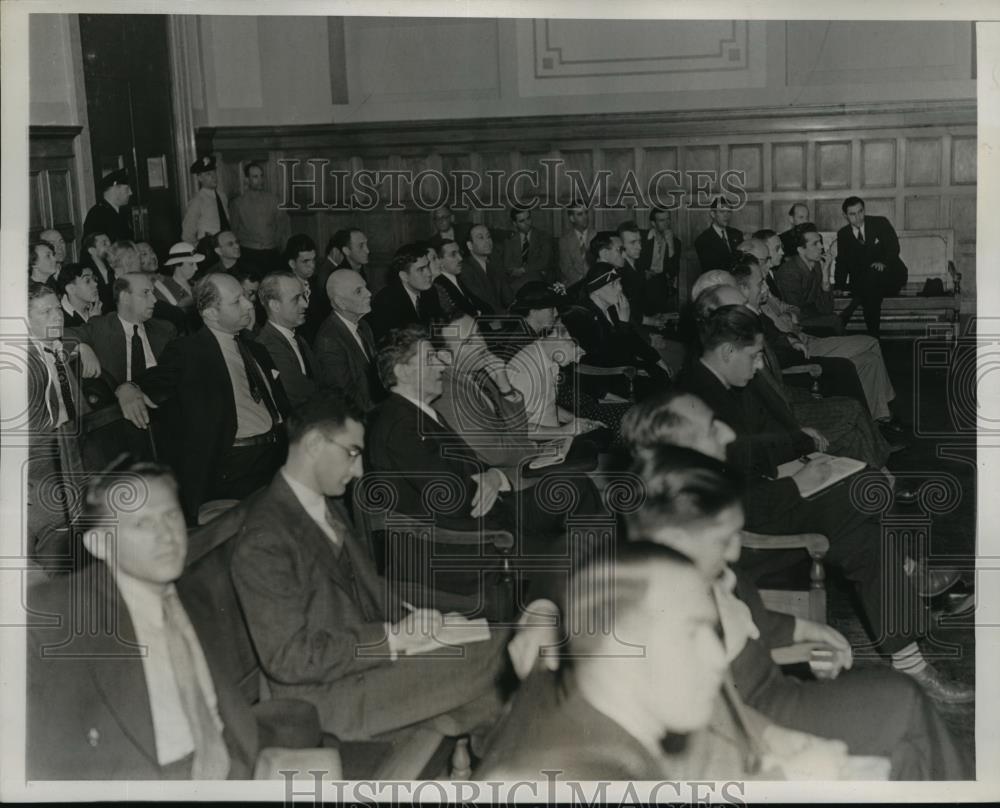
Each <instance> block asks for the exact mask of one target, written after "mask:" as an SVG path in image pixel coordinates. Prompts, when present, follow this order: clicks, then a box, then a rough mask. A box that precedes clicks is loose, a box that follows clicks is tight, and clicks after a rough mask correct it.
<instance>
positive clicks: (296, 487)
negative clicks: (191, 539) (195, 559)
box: [232, 398, 508, 740]
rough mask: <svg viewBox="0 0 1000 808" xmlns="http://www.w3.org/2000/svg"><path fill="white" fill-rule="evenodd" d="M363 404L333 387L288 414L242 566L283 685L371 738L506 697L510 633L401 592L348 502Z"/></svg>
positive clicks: (349, 735)
mask: <svg viewBox="0 0 1000 808" xmlns="http://www.w3.org/2000/svg"><path fill="white" fill-rule="evenodd" d="M364 442H365V430H364V427H363V426H362V421H361V416H360V414H357V413H354V412H352V411H351V410H350V409H348V407H347V406H346V405H345V404H343V403H340V402H337V401H336V400H335V399H333V398H326V399H324V400H323V401H322V402H313V403H310V404H307V405H305V406H303V407H301V408H300V409H299V411H298V412H296V413H295V414H294V415H293V416H291V417H290V418H289V420H288V444H289V446H288V459H287V461H286V462H285V465H284V466H283V467H282V468H281V469H280V470H279V472H278V473H277V474H276V475H275V478H274V480H273V481H272V483H271V485H270V486H269V487H268V488H267V489H266V490H264V491H263V492H262V493H261V494H259V495H258V498H257V500H256V502H254V504H253V507H252V508H251V510H250V512H249V513H248V515H247V519H246V522H245V523H244V528H243V531H244V532H243V536H242V537H241V539H240V542H239V545H238V546H237V548H236V551H235V553H234V555H233V560H232V576H233V580H234V583H235V586H236V591H237V593H238V595H239V598H240V604H241V606H242V607H243V612H244V614H245V616H246V620H247V624H248V626H249V629H250V634H251V636H252V638H253V642H254V646H255V648H256V651H257V656H258V657H259V658H260V662H261V667H262V669H263V672H264V674H265V676H266V677H267V681H268V684H269V685H270V689H271V692H272V694H273V696H274V697H275V698H299V699H305V700H306V701H310V702H312V703H313V704H315V705H316V708H317V710H318V711H319V716H320V723H321V724H322V726H323V729H324V730H325V731H327V732H332V733H334V734H335V735H337V736H338V737H339V738H341V739H342V740H366V739H370V738H373V737H376V736H384V735H386V734H387V733H392V732H394V731H396V730H398V729H401V728H403V727H407V726H409V725H412V724H416V723H418V722H421V721H425V720H427V719H430V718H434V717H437V716H440V715H443V714H445V713H451V712H453V711H455V710H457V709H458V708H463V709H462V715H461V717H458V716H456V720H458V721H459V722H460V723H462V724H463V725H465V728H466V729H467V730H472V729H474V728H475V727H476V726H478V725H479V723H481V722H482V721H489V720H490V719H491V718H492V717H493V716H495V715H496V714H497V713H498V711H499V709H500V704H501V702H500V698H499V695H498V692H497V689H496V684H495V681H496V679H497V676H498V675H499V674H500V673H501V672H502V670H503V669H504V667H505V665H506V653H505V646H506V642H507V640H508V636H507V632H505V631H503V630H497V629H495V628H490V629H489V630H488V631H486V632H484V631H483V625H482V622H481V621H479V622H477V621H468V620H465V619H463V618H461V617H458V616H453V615H447V616H442V615H441V613H440V612H437V611H435V610H433V609H414V608H413V607H412V606H410V605H409V604H406V603H403V602H402V601H399V600H398V599H397V598H396V597H395V596H393V594H392V593H391V592H390V591H389V588H388V586H387V584H386V582H385V581H384V580H383V579H382V578H381V577H380V576H379V575H378V573H377V572H376V570H375V566H374V564H373V562H372V560H371V556H370V555H369V553H368V549H367V547H366V546H365V545H364V544H363V543H362V542H363V539H359V538H358V536H357V535H356V533H355V532H354V530H353V528H352V527H351V520H350V517H349V516H348V515H347V512H346V510H345V508H344V504H343V502H342V499H343V495H344V491H345V489H346V487H347V486H348V484H349V483H350V482H351V481H352V480H354V479H356V478H358V477H360V476H361V473H362V461H361V456H362V452H363V451H364Z"/></svg>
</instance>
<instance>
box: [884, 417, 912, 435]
mask: <svg viewBox="0 0 1000 808" xmlns="http://www.w3.org/2000/svg"><path fill="white" fill-rule="evenodd" d="M878 425H879V428H880V429H881V430H882V431H883V432H886V433H888V434H890V435H902V434H903V433H904V432H906V427H905V426H903V422H902V421H900V420H899V419H898V418H896V417H892V418H889V419H888V420H886V421H879V422H878Z"/></svg>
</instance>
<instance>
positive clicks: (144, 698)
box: [78, 563, 159, 766]
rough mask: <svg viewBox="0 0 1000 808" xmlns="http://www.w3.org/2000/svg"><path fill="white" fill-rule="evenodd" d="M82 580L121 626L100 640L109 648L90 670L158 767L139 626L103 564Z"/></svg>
mask: <svg viewBox="0 0 1000 808" xmlns="http://www.w3.org/2000/svg"><path fill="white" fill-rule="evenodd" d="M78 581H79V585H80V586H82V587H83V592H82V593H81V594H83V595H84V596H85V597H86V595H87V594H88V593H93V594H92V597H95V598H97V599H99V602H100V603H101V605H100V606H99V607H98V608H100V610H101V614H102V615H104V616H107V617H110V616H112V615H114V614H115V613H116V612H117V617H118V620H117V623H114V622H112V625H113V626H114V628H115V631H114V632H113V633H112V635H111V636H106V637H104V638H102V640H101V641H100V642H101V644H102V645H105V644H106V647H104V648H94V649H93V650H94V657H95V660H94V662H93V664H91V665H90V666H89V668H90V673H91V676H92V678H93V680H94V684H95V685H96V687H97V690H98V692H99V693H100V694H101V699H102V700H103V701H104V704H105V707H107V709H108V711H109V712H110V713H111V714H112V715H113V716H114V717H115V720H116V721H117V722H118V723H119V725H120V726H121V728H122V732H124V733H125V735H126V736H128V738H129V739H130V740H131V741H132V743H133V744H134V745H135V746H136V748H137V749H138V750H139V751H140V752H142V754H144V755H145V756H146V757H147V758H148V759H149V760H150V762H151V763H152V764H153V765H154V766H158V765H159V762H158V760H157V757H156V735H155V732H154V730H153V714H152V712H151V711H150V706H149V690H148V688H147V687H146V674H145V671H144V670H143V662H142V658H141V657H140V656H139V653H140V651H139V648H138V647H135V645H136V642H137V641H136V635H135V626H134V625H133V624H132V618H131V616H130V615H129V612H128V608H126V606H125V600H124V598H122V596H121V593H120V592H119V591H118V589H117V587H116V586H115V584H114V580H113V578H112V576H111V573H110V570H108V568H107V567H106V566H105V565H104V564H103V563H95V564H92V565H91V567H90V568H89V569H88V570H87V571H86V572H84V573H82V574H81V576H80V578H79V579H78ZM105 628H107V626H106V627H105ZM122 643H129V644H131V645H132V646H133V647H132V648H131V652H130V651H129V650H127V649H123V648H122ZM102 656H103V657H104V658H103V659H102ZM115 657H117V658H115Z"/></svg>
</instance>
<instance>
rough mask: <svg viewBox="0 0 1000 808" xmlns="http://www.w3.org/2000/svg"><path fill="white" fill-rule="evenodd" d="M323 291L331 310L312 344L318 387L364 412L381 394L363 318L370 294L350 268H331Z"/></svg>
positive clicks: (368, 328)
mask: <svg viewBox="0 0 1000 808" xmlns="http://www.w3.org/2000/svg"><path fill="white" fill-rule="evenodd" d="M326 293H327V296H328V298H329V300H330V305H331V309H332V310H331V312H330V316H329V317H327V318H326V320H325V321H324V322H323V325H322V326H321V327H320V329H319V332H318V333H317V334H316V342H315V343H314V345H313V350H314V353H315V355H316V374H317V379H318V381H319V385H320V388H321V389H322V390H323V391H324V392H331V393H336V394H337V395H340V396H343V397H344V398H345V399H347V400H348V401H349V402H351V404H352V405H353V406H354V407H355V408H356V409H358V410H360V411H361V412H368V411H369V410H371V408H372V407H374V406H375V404H377V403H378V402H379V401H381V400H382V398H384V396H385V392H384V391H383V389H382V385H381V382H379V380H378V370H377V368H376V366H375V338H374V337H373V336H372V330H371V326H369V325H368V322H367V320H366V319H365V315H366V314H368V312H370V311H371V300H372V294H371V292H369V291H368V287H367V286H366V285H365V280H364V278H362V277H361V276H360V275H359V274H358V273H357V272H355V271H354V270H353V269H338V270H335V271H334V272H333V273H332V274H331V275H330V277H329V279H328V280H327V282H326Z"/></svg>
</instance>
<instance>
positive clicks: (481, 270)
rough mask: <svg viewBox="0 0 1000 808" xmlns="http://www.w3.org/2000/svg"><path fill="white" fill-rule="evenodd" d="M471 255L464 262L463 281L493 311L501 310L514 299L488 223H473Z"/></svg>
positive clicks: (467, 246)
mask: <svg viewBox="0 0 1000 808" xmlns="http://www.w3.org/2000/svg"><path fill="white" fill-rule="evenodd" d="M465 247H466V250H467V251H468V256H467V257H466V259H465V261H463V262H462V285H463V286H464V287H465V288H466V289H468V290H469V291H470V292H472V294H473V295H475V296H476V297H478V298H479V299H480V300H482V301H484V302H485V303H486V304H487V305H488V306H489V307H490V313H491V314H501V313H502V312H505V311H506V310H507V307H508V306H509V305H510V304H511V303H512V302H513V300H514V293H513V292H512V291H511V288H510V284H509V283H508V281H507V274H506V272H505V271H504V269H503V267H502V266H501V265H500V262H499V260H498V259H496V258H494V257H493V236H491V235H490V229H489V228H488V227H487V226H486V225H485V224H476V225H473V226H472V228H471V229H470V230H469V238H468V240H467V241H466V242H465Z"/></svg>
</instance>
